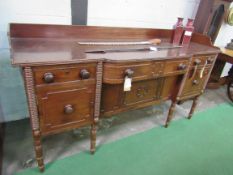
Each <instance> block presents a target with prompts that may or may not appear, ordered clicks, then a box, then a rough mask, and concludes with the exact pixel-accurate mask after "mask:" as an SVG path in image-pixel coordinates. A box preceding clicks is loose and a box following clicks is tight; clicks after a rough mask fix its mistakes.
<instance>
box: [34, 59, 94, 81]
mask: <svg viewBox="0 0 233 175" xmlns="http://www.w3.org/2000/svg"><path fill="white" fill-rule="evenodd" d="M33 71H34V76H35V83H36V85H41V84H53V83H54V84H55V83H62V82H69V81H77V80H89V79H92V80H93V79H95V77H96V63H88V64H78V65H60V66H46V67H35V68H34V69H33Z"/></svg>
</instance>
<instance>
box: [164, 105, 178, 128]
mask: <svg viewBox="0 0 233 175" xmlns="http://www.w3.org/2000/svg"><path fill="white" fill-rule="evenodd" d="M175 107H176V101H174V102H172V104H171V106H170V109H169V112H168V116H167V120H166V123H165V128H167V127H168V124H169V122H170V121H171V119H172V116H173V112H174V109H175Z"/></svg>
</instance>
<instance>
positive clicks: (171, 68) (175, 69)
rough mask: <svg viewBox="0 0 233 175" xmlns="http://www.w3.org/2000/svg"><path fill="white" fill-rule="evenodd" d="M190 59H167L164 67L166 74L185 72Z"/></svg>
mask: <svg viewBox="0 0 233 175" xmlns="http://www.w3.org/2000/svg"><path fill="white" fill-rule="evenodd" d="M188 66H189V60H187V59H181V60H175V61H171V60H167V61H166V65H165V68H164V75H174V74H183V73H185V72H186V71H187V70H188Z"/></svg>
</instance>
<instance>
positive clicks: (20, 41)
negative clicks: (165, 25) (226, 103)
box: [10, 24, 219, 171]
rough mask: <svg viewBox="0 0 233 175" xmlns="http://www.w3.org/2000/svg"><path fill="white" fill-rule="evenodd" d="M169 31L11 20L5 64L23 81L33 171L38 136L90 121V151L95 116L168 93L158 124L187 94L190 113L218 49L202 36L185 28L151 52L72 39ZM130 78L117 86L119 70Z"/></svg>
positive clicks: (142, 36) (164, 36) (163, 35)
mask: <svg viewBox="0 0 233 175" xmlns="http://www.w3.org/2000/svg"><path fill="white" fill-rule="evenodd" d="M172 32H173V31H172V30H163V29H135V28H113V27H90V26H63V25H38V24H37V25H34V24H11V25H10V42H11V56H12V64H13V65H15V66H20V67H21V68H22V73H23V77H24V81H25V89H26V93H27V99H28V106H29V112H30V120H31V126H32V132H33V137H34V143H35V152H36V159H37V162H38V166H39V169H40V171H43V170H44V163H43V156H42V144H41V137H42V136H46V135H49V134H55V133H59V132H63V131H66V130H70V129H74V128H80V127H82V126H87V125H90V126H91V148H90V150H91V153H94V152H95V143H96V131H97V123H98V121H99V118H100V117H109V116H111V115H113V114H117V113H120V112H123V111H128V110H132V109H138V108H142V107H145V106H149V105H153V104H158V103H161V102H163V101H166V100H171V101H172V104H171V107H170V109H169V112H168V117H167V120H166V123H165V126H166V127H167V126H168V124H169V122H170V121H171V119H172V115H173V111H174V109H175V106H176V104H177V102H179V101H181V100H186V99H192V100H193V105H192V107H191V110H190V113H189V116H188V118H191V117H192V114H193V112H194V109H195V106H196V104H197V99H198V97H199V96H200V95H201V94H202V93H203V91H204V89H205V87H206V83H207V81H208V79H209V76H210V73H211V70H212V68H213V65H214V62H215V60H216V56H217V54H218V53H219V49H217V48H215V47H213V46H212V44H211V42H210V40H209V38H208V37H206V36H203V35H200V34H193V36H192V42H191V44H190V45H189V46H187V47H182V48H175V49H161V50H159V51H132V52H112V53H104V54H100V53H86V51H89V50H98V49H116V48H117V49H119V48H138V47H142V46H138V45H128V46H94V45H80V44H78V42H80V41H82V42H83V41H90V42H93V41H114V42H116V41H119V42H122V41H130V42H132V41H147V40H150V39H153V38H160V39H161V40H162V43H161V45H160V46H170V44H169V41H170V39H171V36H172ZM126 76H127V77H131V78H132V87H131V90H130V91H124V90H123V86H124V81H125V77H126Z"/></svg>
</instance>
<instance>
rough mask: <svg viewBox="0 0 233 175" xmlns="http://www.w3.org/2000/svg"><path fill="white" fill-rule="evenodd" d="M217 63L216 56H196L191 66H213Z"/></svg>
mask: <svg viewBox="0 0 233 175" xmlns="http://www.w3.org/2000/svg"><path fill="white" fill-rule="evenodd" d="M214 61H215V55H203V56H194V57H193V58H192V64H191V66H196V65H197V66H203V65H212V64H213V63H214Z"/></svg>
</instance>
